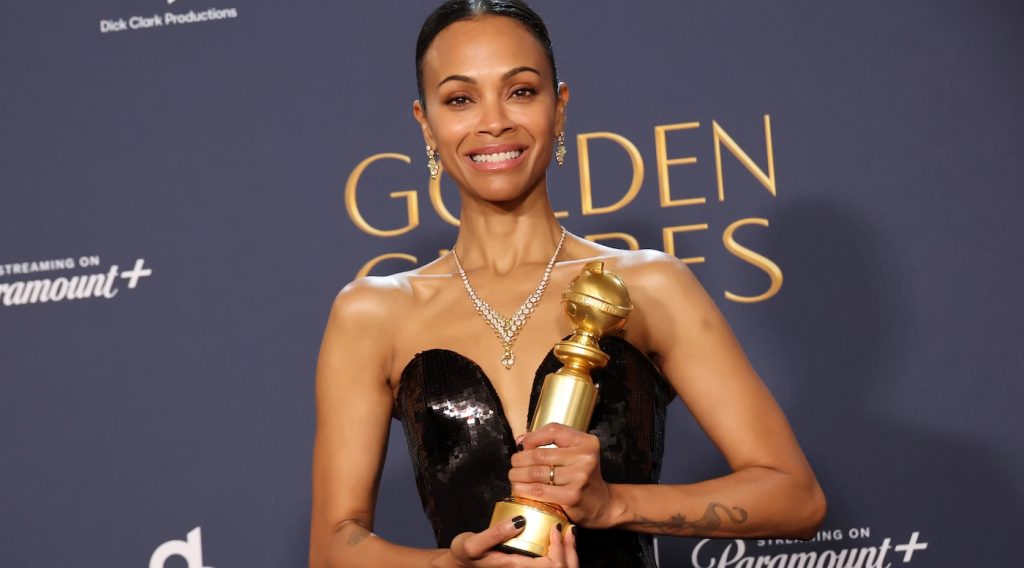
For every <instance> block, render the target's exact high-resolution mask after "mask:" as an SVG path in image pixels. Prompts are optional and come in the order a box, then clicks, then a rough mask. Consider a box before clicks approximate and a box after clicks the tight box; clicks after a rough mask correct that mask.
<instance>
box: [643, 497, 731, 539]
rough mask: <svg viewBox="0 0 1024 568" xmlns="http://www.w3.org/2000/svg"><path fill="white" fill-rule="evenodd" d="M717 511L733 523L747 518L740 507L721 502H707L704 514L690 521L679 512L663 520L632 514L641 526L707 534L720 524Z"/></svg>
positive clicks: (660, 529) (683, 532) (693, 533)
mask: <svg viewBox="0 0 1024 568" xmlns="http://www.w3.org/2000/svg"><path fill="white" fill-rule="evenodd" d="M719 512H721V513H724V514H725V516H726V517H727V518H728V519H729V520H730V521H732V522H733V523H736V524H737V525H738V524H742V523H744V522H745V521H746V520H747V511H746V510H744V509H741V508H740V507H732V508H730V507H727V506H725V505H723V504H721V503H709V504H708V508H707V510H706V511H704V516H703V517H701V518H699V519H694V520H692V521H690V520H687V518H686V517H685V516H683V515H681V514H679V513H676V514H675V515H672V516H671V517H669V518H668V519H665V520H663V521H657V520H654V519H648V518H647V517H642V516H640V515H634V520H635V522H636V523H637V524H638V525H640V526H643V527H648V528H652V529H655V530H657V531H664V532H666V533H673V534H689V535H693V536H708V535H710V534H711V533H713V532H715V531H716V530H718V528H719V527H721V526H722V517H721V516H719Z"/></svg>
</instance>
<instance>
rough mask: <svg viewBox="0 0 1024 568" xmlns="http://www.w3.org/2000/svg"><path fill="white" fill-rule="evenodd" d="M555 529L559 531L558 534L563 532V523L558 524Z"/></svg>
mask: <svg viewBox="0 0 1024 568" xmlns="http://www.w3.org/2000/svg"><path fill="white" fill-rule="evenodd" d="M555 529H556V530H557V531H558V532H562V523H558V524H557V525H556V526H555Z"/></svg>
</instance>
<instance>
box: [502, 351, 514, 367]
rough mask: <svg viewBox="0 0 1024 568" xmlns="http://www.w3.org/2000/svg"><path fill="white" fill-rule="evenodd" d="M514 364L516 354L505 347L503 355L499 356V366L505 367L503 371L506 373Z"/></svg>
mask: <svg viewBox="0 0 1024 568" xmlns="http://www.w3.org/2000/svg"><path fill="white" fill-rule="evenodd" d="M515 362H516V354H515V353H513V352H512V349H510V348H508V347H506V348H505V353H503V354H502V356H501V364H502V365H505V370H506V371H508V370H510V369H511V368H512V365H513V364H515Z"/></svg>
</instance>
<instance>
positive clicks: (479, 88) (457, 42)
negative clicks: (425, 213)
mask: <svg viewBox="0 0 1024 568" xmlns="http://www.w3.org/2000/svg"><path fill="white" fill-rule="evenodd" d="M553 73H554V71H553V70H552V69H551V66H550V64H549V63H548V59H547V55H546V54H545V52H544V48H543V47H541V45H540V42H538V41H537V40H536V39H535V38H534V37H533V35H532V34H531V33H530V32H529V31H527V30H526V28H524V27H523V26H522V25H521V24H519V23H518V22H516V21H515V20H513V19H510V18H506V17H500V16H482V17H480V18H477V19H474V20H465V21H461V22H456V23H454V24H452V25H450V26H448V27H447V28H445V29H444V30H442V31H441V32H440V33H439V34H438V35H437V37H435V38H434V41H433V43H431V44H430V47H429V48H428V50H427V52H426V54H425V55H424V57H423V97H424V101H422V104H421V103H420V101H417V103H416V104H415V105H414V108H413V112H414V114H415V115H416V119H417V120H418V121H419V123H420V126H422V128H423V136H424V138H425V139H426V141H427V144H429V145H430V146H431V147H432V148H435V149H437V151H438V152H440V154H441V163H442V164H443V165H444V169H445V171H446V172H447V173H448V175H450V176H451V177H452V179H454V180H455V181H456V183H458V184H459V187H461V188H463V189H465V190H466V191H468V192H470V193H472V194H475V195H477V196H478V197H480V198H482V199H486V200H488V201H498V202H500V201H508V200H511V199H515V198H517V197H520V196H521V195H523V194H524V193H525V192H526V191H527V190H531V189H533V188H535V187H537V186H538V185H540V184H542V183H544V180H545V171H546V170H547V166H548V164H549V163H550V160H551V156H552V149H553V146H554V138H555V136H556V135H557V134H558V132H559V131H561V129H562V125H563V122H564V117H565V104H566V102H568V100H569V92H568V89H567V88H566V87H565V85H560V89H559V95H558V96H557V97H556V96H555V93H553V92H552V88H551V86H552V84H553V77H552V75H553Z"/></svg>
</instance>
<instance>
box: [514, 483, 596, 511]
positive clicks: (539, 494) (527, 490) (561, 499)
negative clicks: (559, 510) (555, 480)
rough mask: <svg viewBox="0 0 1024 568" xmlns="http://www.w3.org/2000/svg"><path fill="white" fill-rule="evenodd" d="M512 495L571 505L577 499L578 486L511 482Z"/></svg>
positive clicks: (578, 493) (564, 505)
mask: <svg viewBox="0 0 1024 568" xmlns="http://www.w3.org/2000/svg"><path fill="white" fill-rule="evenodd" d="M512 495H514V496H516V497H526V498H527V499H533V500H534V501H542V502H544V503H554V504H556V505H561V506H563V507H572V506H575V505H576V504H577V502H578V501H579V496H580V492H579V488H578V487H569V486H564V485H548V484H546V483H513V484H512Z"/></svg>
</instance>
